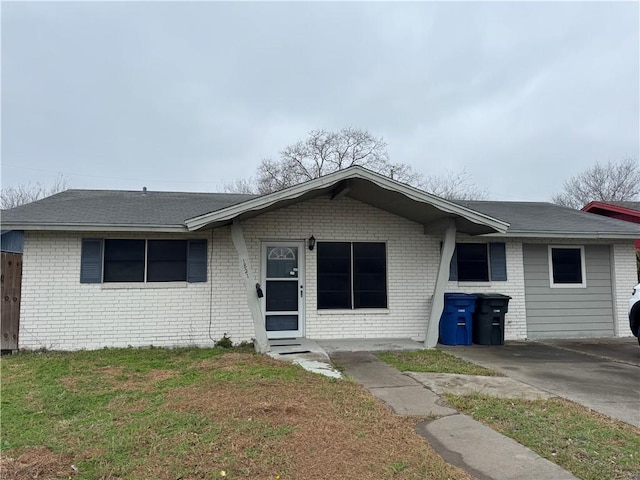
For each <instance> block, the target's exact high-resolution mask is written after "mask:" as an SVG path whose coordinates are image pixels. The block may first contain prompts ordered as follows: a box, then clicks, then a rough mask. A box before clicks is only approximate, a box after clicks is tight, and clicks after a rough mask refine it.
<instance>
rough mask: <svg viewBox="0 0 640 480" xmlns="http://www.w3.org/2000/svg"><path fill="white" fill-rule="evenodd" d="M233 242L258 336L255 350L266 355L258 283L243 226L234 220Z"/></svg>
mask: <svg viewBox="0 0 640 480" xmlns="http://www.w3.org/2000/svg"><path fill="white" fill-rule="evenodd" d="M231 240H232V241H233V245H234V246H235V247H236V251H237V252H238V259H239V261H240V262H239V263H240V276H241V277H242V281H243V282H244V288H245V290H246V292H247V304H248V305H249V310H250V311H251V317H252V318H253V328H254V331H255V334H256V336H255V342H256V343H255V348H256V351H257V352H259V353H266V352H268V351H269V341H268V340H267V329H266V328H265V325H264V319H263V318H262V311H261V310H260V300H259V298H258V294H257V292H256V287H255V285H256V281H255V278H254V276H253V271H252V270H251V263H250V262H249V252H248V250H247V244H246V242H245V241H244V233H243V232H242V226H241V225H240V221H239V220H238V219H234V220H233V224H232V225H231Z"/></svg>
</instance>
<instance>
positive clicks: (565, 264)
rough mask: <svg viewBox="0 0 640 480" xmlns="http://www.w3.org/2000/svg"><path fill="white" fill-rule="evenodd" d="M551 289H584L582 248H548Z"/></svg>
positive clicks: (585, 284)
mask: <svg viewBox="0 0 640 480" xmlns="http://www.w3.org/2000/svg"><path fill="white" fill-rule="evenodd" d="M549 277H550V278H549V280H550V284H551V287H560V288H561V287H565V288H572V287H574V288H575V287H578V288H579V287H586V286H587V283H586V278H585V263H584V248H583V247H568V246H567V247H565V246H552V245H550V246H549Z"/></svg>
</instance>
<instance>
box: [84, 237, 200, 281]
mask: <svg viewBox="0 0 640 480" xmlns="http://www.w3.org/2000/svg"><path fill="white" fill-rule="evenodd" d="M185 281H186V282H206V281H207V241H206V240H200V239H194V240H137V239H136V240H133V239H104V240H103V239H100V238H85V239H83V240H82V255H81V265H80V283H101V282H104V283H144V282H149V283H156V282H185Z"/></svg>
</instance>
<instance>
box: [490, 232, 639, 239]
mask: <svg viewBox="0 0 640 480" xmlns="http://www.w3.org/2000/svg"><path fill="white" fill-rule="evenodd" d="M483 236H491V237H519V238H578V239H585V240H588V239H594V240H635V239H637V238H639V237H640V232H639V233H631V232H630V233H626V232H614V233H612V232H549V231H546V232H536V231H527V230H509V231H508V232H507V233H487V234H484V235H483Z"/></svg>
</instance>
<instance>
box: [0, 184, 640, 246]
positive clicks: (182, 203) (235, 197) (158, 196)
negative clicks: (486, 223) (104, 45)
mask: <svg viewBox="0 0 640 480" xmlns="http://www.w3.org/2000/svg"><path fill="white" fill-rule="evenodd" d="M258 197H259V196H257V195H249V194H234V193H181V192H155V191H146V192H142V191H118V190H67V191H64V192H62V193H58V194H56V195H53V196H51V197H48V198H45V199H42V200H39V201H37V202H33V203H29V204H26V205H23V206H20V207H16V208H13V209H10V210H3V211H2V217H1V219H0V221H1V223H2V228H3V230H4V229H39V228H40V227H43V228H44V229H59V230H88V229H94V230H95V229H100V228H101V227H104V228H106V229H114V228H117V227H122V228H123V229H128V228H127V227H132V228H133V227H135V228H136V229H138V230H142V231H144V230H154V229H161V230H163V231H172V230H175V231H185V230H186V228H185V222H186V221H187V220H189V219H193V218H195V217H199V216H202V215H205V214H209V213H212V212H216V211H219V210H222V209H225V208H228V207H231V206H234V205H240V204H242V203H243V202H247V201H249V200H252V199H256V198H258ZM455 203H457V204H459V205H461V206H463V207H466V208H468V209H471V210H473V211H476V212H479V213H481V214H484V215H488V216H490V217H492V218H494V219H497V220H502V221H504V222H507V223H508V224H509V225H510V226H509V228H508V230H507V233H506V235H508V236H523V237H564V238H572V237H573V238H634V237H640V225H637V224H633V223H629V222H623V221H620V220H615V219H612V218H608V217H603V216H599V215H593V214H591V213H586V212H583V211H580V210H573V209H570V208H565V207H561V206H558V205H555V204H552V203H545V202H496V201H458V202H455ZM500 235H502V234H500Z"/></svg>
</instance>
